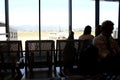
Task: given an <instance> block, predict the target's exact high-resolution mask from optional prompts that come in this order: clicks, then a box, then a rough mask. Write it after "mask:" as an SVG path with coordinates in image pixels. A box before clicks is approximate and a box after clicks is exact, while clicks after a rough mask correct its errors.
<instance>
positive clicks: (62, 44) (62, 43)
mask: <svg viewBox="0 0 120 80" xmlns="http://www.w3.org/2000/svg"><path fill="white" fill-rule="evenodd" d="M69 43H73V44H74V48H75V49H76V54H74V55H73V56H74V60H73V61H74V63H73V64H72V63H71V65H73V66H76V65H77V62H78V55H77V51H78V50H77V49H78V44H79V40H57V41H56V54H55V74H56V76H57V75H58V73H57V70H56V68H57V67H59V68H60V74H61V73H62V72H63V70H64V55H65V54H64V50H65V48H66V46H67V45H69ZM68 49H69V48H68ZM69 51H71V49H69ZM69 53H70V52H69ZM70 56H72V54H69V56H68V57H70Z"/></svg>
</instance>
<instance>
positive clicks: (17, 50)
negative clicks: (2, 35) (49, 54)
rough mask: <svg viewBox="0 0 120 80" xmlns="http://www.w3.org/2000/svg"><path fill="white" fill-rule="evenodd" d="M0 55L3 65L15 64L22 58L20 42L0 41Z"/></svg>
mask: <svg viewBox="0 0 120 80" xmlns="http://www.w3.org/2000/svg"><path fill="white" fill-rule="evenodd" d="M0 55H1V60H2V62H3V63H16V62H18V61H19V60H20V58H22V57H23V53H22V42H21V41H20V40H12V41H0Z"/></svg>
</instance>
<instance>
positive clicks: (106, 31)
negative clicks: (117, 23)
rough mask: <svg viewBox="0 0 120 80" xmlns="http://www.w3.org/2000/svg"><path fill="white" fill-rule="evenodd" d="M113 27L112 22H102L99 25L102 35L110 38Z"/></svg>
mask: <svg viewBox="0 0 120 80" xmlns="http://www.w3.org/2000/svg"><path fill="white" fill-rule="evenodd" d="M113 26H114V23H113V22H112V21H110V20H106V21H104V22H103V23H102V25H101V31H102V33H103V35H105V36H107V37H110V36H111V34H112V32H113V29H114V27H113Z"/></svg>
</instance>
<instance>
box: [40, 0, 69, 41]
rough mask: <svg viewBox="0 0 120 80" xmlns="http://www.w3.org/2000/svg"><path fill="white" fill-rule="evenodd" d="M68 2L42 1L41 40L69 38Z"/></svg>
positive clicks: (59, 0)
mask: <svg viewBox="0 0 120 80" xmlns="http://www.w3.org/2000/svg"><path fill="white" fill-rule="evenodd" d="M68 1H69V0H41V39H52V40H56V39H66V38H67V37H68V28H69V27H68V16H69V14H68V9H69V8H68Z"/></svg>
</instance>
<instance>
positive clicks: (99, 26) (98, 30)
mask: <svg viewBox="0 0 120 80" xmlns="http://www.w3.org/2000/svg"><path fill="white" fill-rule="evenodd" d="M100 33H101V25H98V26H97V27H96V28H95V36H98V35H99V34H100Z"/></svg>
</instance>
